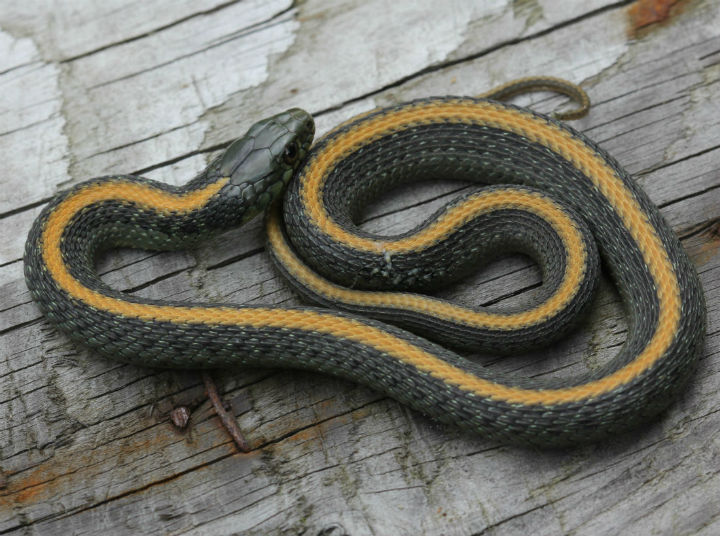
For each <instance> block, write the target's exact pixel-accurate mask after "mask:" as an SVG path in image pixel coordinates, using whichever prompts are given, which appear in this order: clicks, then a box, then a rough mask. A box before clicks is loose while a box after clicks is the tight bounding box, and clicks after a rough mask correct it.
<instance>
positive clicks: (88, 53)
mask: <svg viewBox="0 0 720 536" xmlns="http://www.w3.org/2000/svg"><path fill="white" fill-rule="evenodd" d="M240 1H242V0H230V1H229V2H225V3H223V4H219V5H217V6H215V7H213V8H211V9H206V10H204V11H197V12H195V13H192V14H191V15H187V16H185V17H182V18H179V19H177V20H174V21H172V22H169V23H167V24H164V25H162V26H158V27H157V28H153V29H152V30H148V31H147V32H144V33H142V34H138V35H134V36H131V37H127V38H125V39H122V40H120V41H115V42H113V43H108V44H107V45H103V46H101V47H98V48H94V49H92V50H88V51H86V52H82V53H80V54H76V55H75V56H70V57H69V58H65V59H62V60H60V61H59V63H70V62H73V61H75V60H79V59H81V58H87V57H88V56H92V55H94V54H97V53H98V52H102V51H103V50H108V49H109V48H113V47H117V46H120V45H125V44H127V43H132V42H133V41H138V40H140V39H143V38H145V37H149V36H151V35H153V34H156V33H158V32H161V31H163V30H167V29H169V28H172V27H173V26H177V25H179V24H182V23H183V22H187V21H189V20H191V19H194V18H197V17H202V16H205V15H210V14H212V13H217V12H218V11H222V10H223V9H226V8H228V7H230V6H232V5H233V4H237V3H238V2H240ZM268 20H270V19H268ZM259 24H261V23H259ZM253 26H254V25H253ZM248 28H252V26H248ZM0 74H1V73H0Z"/></svg>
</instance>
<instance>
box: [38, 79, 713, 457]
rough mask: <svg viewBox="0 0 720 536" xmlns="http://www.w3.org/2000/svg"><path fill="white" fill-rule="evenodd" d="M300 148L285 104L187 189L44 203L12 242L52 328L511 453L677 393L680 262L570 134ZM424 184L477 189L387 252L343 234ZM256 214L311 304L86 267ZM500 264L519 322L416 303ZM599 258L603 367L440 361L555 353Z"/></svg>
mask: <svg viewBox="0 0 720 536" xmlns="http://www.w3.org/2000/svg"><path fill="white" fill-rule="evenodd" d="M535 81H536V82H537V84H535V85H536V86H537V85H540V86H542V85H543V81H545V82H546V83H545V87H548V86H552V85H557V84H558V81H557V80H555V79H539V80H538V79H535ZM523 83H524V84H525V88H524V89H528V88H532V86H533V84H532V83H528V82H527V81H523ZM513 89H514V88H513V86H509V87H505V88H503V91H505V92H506V93H505V94H498V95H495V96H504V95H507V94H512V93H513ZM555 89H557V88H555ZM508 92H509V93H508ZM571 93H572V92H571ZM489 96H493V95H492V94H489ZM585 105H586V103H585ZM313 135H314V126H313V121H312V118H311V117H310V115H309V114H307V113H306V112H303V111H302V110H299V109H292V110H290V111H288V112H285V113H282V114H279V115H276V116H274V117H271V118H269V119H266V120H263V121H260V122H259V123H257V124H255V125H254V126H253V127H252V128H251V129H250V130H249V131H248V133H247V135H246V136H244V137H243V138H241V139H239V140H237V141H235V142H234V143H233V144H232V145H230V146H229V148H228V149H227V150H226V151H225V152H224V153H223V154H222V155H221V156H220V157H218V158H217V159H215V160H214V161H213V162H212V163H211V164H210V165H209V166H208V167H207V169H206V170H205V171H203V172H202V173H201V174H200V175H199V176H197V177H196V178H195V179H193V180H192V181H190V182H189V183H188V184H186V185H185V186H183V187H179V188H175V187H171V186H167V185H164V184H160V183H158V182H154V181H151V180H147V179H143V178H141V177H136V176H122V175H121V176H110V177H102V178H97V179H92V180H90V181H88V182H85V183H82V184H79V185H77V186H75V187H74V188H71V189H70V190H67V191H64V192H61V193H59V194H58V195H57V196H56V197H55V198H54V199H53V200H52V201H51V202H50V203H49V205H48V206H47V207H46V208H45V209H44V210H43V211H42V213H41V214H40V215H39V216H38V218H37V220H36V221H35V223H34V225H33V227H32V230H31V231H30V234H29V236H28V240H27V245H26V252H25V274H26V280H27V284H28V287H29V288H30V290H31V293H32V296H33V298H34V299H35V300H36V301H37V302H38V304H39V305H40V307H41V309H42V310H43V312H44V313H45V315H46V316H47V318H48V319H49V320H50V321H51V322H52V323H53V324H54V325H56V326H57V328H58V329H60V330H62V331H63V332H65V333H67V334H68V335H69V336H70V337H72V338H73V339H75V340H77V341H79V342H81V343H83V344H85V345H87V346H89V347H90V348H92V349H94V350H96V351H98V352H99V353H102V354H104V355H105V356H107V357H110V358H112V359H116V360H121V361H126V362H131V363H136V364H140V365H145V366H157V367H182V368H201V367H239V366H269V367H290V368H301V369H311V370H316V371H320V372H325V373H330V374H334V375H337V376H340V377H344V378H349V379H352V380H354V381H357V382H361V383H364V384H367V385H369V386H371V387H372V388H374V389H377V390H379V391H382V392H384V393H386V394H388V395H390V396H392V397H393V398H395V399H397V400H400V401H402V402H404V403H407V404H409V405H410V406H412V407H414V408H416V409H417V410H419V411H421V412H423V413H425V414H428V415H430V416H432V417H434V418H436V419H438V420H440V421H444V422H449V423H453V424H455V425H458V426H460V427H462V428H464V429H467V430H472V431H474V432H478V433H482V434H485V435H486V436H489V437H492V438H496V439H498V440H501V441H504V442H509V443H525V444H528V443H529V444H535V445H546V446H549V445H561V444H569V443H577V442H584V441H592V440H597V439H599V438H602V437H604V436H606V435H608V434H610V433H614V432H617V431H619V430H624V429H627V428H629V427H631V426H633V425H636V424H638V423H640V422H642V421H643V420H645V419H647V418H649V417H651V416H653V415H656V414H657V413H658V412H659V411H660V410H662V409H663V408H665V407H666V406H667V405H668V404H669V403H670V400H671V398H672V396H673V395H674V394H676V393H677V392H678V391H679V390H680V389H681V387H682V386H683V384H684V383H685V382H686V380H687V379H688V377H689V375H690V372H691V370H692V369H693V364H694V363H695V362H696V361H697V358H698V355H699V353H700V351H701V347H702V343H703V339H704V332H705V306H704V298H703V294H702V290H701V287H700V283H699V280H698V277H697V275H696V272H695V270H694V267H693V265H692V263H691V262H690V260H689V259H688V257H687V255H686V254H685V253H684V251H683V249H682V247H681V246H680V243H679V241H678V239H677V237H676V236H675V235H674V234H673V232H672V231H671V229H670V228H669V226H668V225H667V223H666V222H665V221H664V220H663V218H662V217H661V216H660V214H659V212H658V210H657V208H656V207H655V206H653V204H652V203H651V202H650V201H649V199H648V197H647V196H646V195H645V194H644V193H643V192H642V191H641V189H640V188H639V187H638V186H637V185H636V184H635V183H634V182H633V181H632V180H631V179H630V177H629V176H628V174H627V173H626V172H625V171H624V170H623V169H622V167H621V166H620V165H619V164H618V163H617V162H616V161H615V160H614V159H613V158H612V157H611V156H609V155H608V154H607V153H606V152H605V151H603V150H602V149H600V148H599V147H598V146H597V145H595V144H594V143H593V142H591V141H590V140H588V139H587V138H586V137H585V136H583V135H582V134H580V133H578V132H576V131H575V130H573V129H572V128H570V127H568V126H566V125H564V124H562V123H560V122H558V121H556V120H554V119H552V118H550V117H547V116H544V115H541V114H538V113H534V112H531V111H529V110H526V109H522V108H519V107H515V106H511V105H508V104H503V103H500V102H497V101H494V100H489V99H487V98H463V97H439V98H425V99H419V100H414V101H411V102H407V103H403V104H398V105H394V106H389V107H386V108H382V109H377V110H373V111H371V112H368V113H366V114H363V115H361V116H358V117H356V118H355V119H352V120H350V121H347V122H345V123H343V124H341V125H339V126H338V127H336V128H335V129H334V130H332V131H331V132H330V133H328V134H327V135H326V136H324V137H323V138H322V139H321V140H320V141H318V142H317V143H316V144H315V145H314V146H313V147H312V148H310V145H311V142H312V138H313ZM436 178H444V179H457V180H463V181H472V182H479V183H483V184H485V185H489V187H488V188H486V189H479V190H477V191H472V192H470V193H468V194H466V195H464V196H462V197H461V198H460V199H458V200H456V201H454V202H451V203H450V205H449V206H448V207H446V208H444V209H441V210H440V211H439V212H438V213H436V214H435V215H434V216H432V217H431V218H430V219H429V220H428V221H427V222H426V223H424V224H422V225H421V226H419V227H418V228H417V229H414V230H412V231H410V232H407V233H404V234H402V235H399V236H394V237H386V236H376V235H373V234H371V233H368V232H365V231H363V230H362V229H360V228H359V227H358V225H357V221H358V216H359V214H360V211H361V210H362V208H363V207H364V206H365V205H366V204H367V203H368V202H370V201H371V200H372V199H373V198H375V197H376V196H378V195H380V194H382V193H383V192H385V191H386V190H388V189H389V188H393V187H395V186H397V185H399V184H402V183H406V182H409V181H416V180H427V179H436ZM286 186H287V188H286ZM285 189H286V193H285V195H284V197H283V198H282V200H281V202H280V201H278V202H273V201H274V200H279V199H280V198H281V195H280V194H281V192H282V191H283V190H285ZM270 206H272V208H271V210H269V211H268V215H267V218H266V228H267V232H268V246H269V250H270V252H271V255H272V257H273V259H274V260H275V262H276V265H277V267H278V269H279V271H280V272H281V273H282V274H283V275H284V276H285V277H286V278H287V279H288V280H289V281H290V282H291V284H292V285H293V286H294V287H295V288H296V289H297V290H298V291H299V292H300V293H301V294H302V295H303V296H304V297H306V298H307V299H309V300H311V301H314V302H316V303H317V304H320V305H322V306H325V307H290V308H282V307H271V306H254V305H253V306H239V305H231V304H212V303H202V304H196V303H175V302H165V301H158V300H153V299H146V298H140V297H136V296H132V295H127V294H124V293H122V292H119V291H117V290H115V289H113V288H110V287H109V286H108V285H106V284H105V283H104V282H103V281H102V280H101V278H100V277H99V276H98V274H97V272H96V271H95V267H94V260H95V257H96V255H97V254H98V252H99V251H100V250H102V249H105V248H109V247H117V246H133V247H141V248H146V249H158V250H163V249H178V248H186V247H189V246H191V245H192V244H194V243H197V241H199V240H202V239H203V238H204V237H206V236H207V235H209V234H211V233H214V232H218V231H222V230H224V229H227V228H228V227H232V226H236V225H241V224H242V223H243V222H245V221H247V220H249V219H250V218H252V217H253V216H255V215H256V214H258V213H261V212H263V211H265V209H266V208H267V207H270ZM592 236H594V239H593V238H592ZM595 244H597V246H596V245H595ZM507 251H520V252H524V253H527V254H528V255H530V256H532V257H533V258H535V259H536V260H537V262H538V264H539V265H540V266H541V269H542V272H543V279H544V283H543V286H542V290H541V292H540V293H539V297H538V300H537V303H533V304H532V306H530V307H527V308H525V309H523V310H502V311H497V310H494V309H482V308H481V309H471V308H467V307H463V306H460V305H456V304H452V303H449V302H446V301H444V300H441V299H438V298H434V297H430V296H426V295H423V294H419V293H417V292H416V291H417V290H424V289H431V288H436V287H438V286H442V285H445V284H447V283H449V282H452V281H455V280H456V279H457V278H459V277H461V276H463V275H465V274H467V273H468V272H469V271H471V270H474V269H477V265H478V263H480V262H484V261H486V260H487V259H488V258H492V257H494V256H495V255H497V254H499V253H502V252H507ZM598 253H599V255H598ZM598 256H599V257H601V258H602V259H603V261H604V264H605V265H606V266H607V268H608V269H609V272H610V275H611V277H612V279H613V280H614V282H615V284H616V286H617V288H618V290H619V292H620V295H621V297H622V299H623V302H624V305H625V309H626V312H627V316H628V333H627V340H626V342H625V344H624V345H623V346H622V348H621V349H620V351H619V352H618V354H617V356H616V357H614V358H613V359H612V360H610V362H609V363H607V364H605V365H604V366H603V367H602V368H600V369H599V370H597V371H595V372H592V373H590V374H587V375H585V376H580V377H575V378H572V379H570V380H565V381H564V382H560V381H559V380H557V379H555V380H553V379H528V378H523V377H517V376H515V375H509V374H501V373H498V372H495V371H493V370H492V369H489V368H486V367H482V366H480V365H478V364H476V363H475V362H474V361H471V360H469V359H467V358H464V357H462V356H460V355H459V354H458V353H456V352H455V351H453V350H450V349H449V347H465V348H480V349H483V350H488V351H497V352H516V351H518V350H519V349H522V348H525V347H528V346H533V347H534V346H536V345H539V344H544V343H546V342H548V341H550V340H552V339H554V338H556V337H557V336H559V335H560V334H561V333H563V332H564V330H565V329H566V328H565V327H563V326H564V325H565V324H566V323H568V322H570V323H572V321H573V318H575V316H576V315H578V314H580V313H582V312H583V311H585V310H586V309H587V307H588V303H589V298H590V296H591V295H592V292H593V288H594V286H595V282H594V277H595V275H596V273H597V270H598ZM327 307H332V309H330V308H327ZM369 317H374V318H369ZM386 321H392V322H394V323H395V324H398V325H399V326H401V327H397V326H395V325H390V324H388V323H386ZM410 330H412V331H410ZM413 331H414V332H419V333H420V334H423V335H425V336H435V335H436V334H437V335H438V338H439V340H440V341H441V342H442V343H443V345H440V344H438V343H436V342H430V341H429V340H428V339H427V338H425V337H421V336H420V335H416V334H414V333H413Z"/></svg>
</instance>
